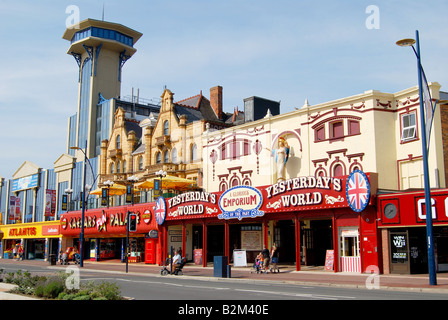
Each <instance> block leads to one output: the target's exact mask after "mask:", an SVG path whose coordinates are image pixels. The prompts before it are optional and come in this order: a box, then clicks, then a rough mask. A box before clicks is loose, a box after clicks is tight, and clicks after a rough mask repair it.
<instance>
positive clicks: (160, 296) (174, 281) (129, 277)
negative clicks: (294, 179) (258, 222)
mask: <svg viewBox="0 0 448 320" xmlns="http://www.w3.org/2000/svg"><path fill="white" fill-rule="evenodd" d="M0 268H4V270H5V272H15V271H17V270H18V269H22V270H28V271H30V272H31V273H32V274H50V273H54V272H56V271H55V270H54V269H51V268H48V267H44V266H33V265H29V266H28V265H25V264H18V265H11V264H2V263H1V262H0ZM80 279H81V281H96V282H101V281H110V282H115V283H116V284H117V285H118V286H119V287H120V289H121V293H122V295H123V296H126V297H130V298H132V299H135V300H158V301H165V300H169V301H184V300H188V301H206V300H207V301H213V300H225V301H248V300H251V301H273V300H277V301H282V300H342V301H356V300H387V301H391V300H446V299H448V295H447V294H441V293H433V292H416V291H412V290H407V291H397V290H368V289H359V288H352V287H344V286H340V287H327V286H319V285H296V284H285V283H278V284H277V283H275V282H271V281H269V282H268V281H250V280H244V279H237V280H236V279H219V278H196V277H190V276H182V277H178V276H172V275H168V276H159V275H154V274H152V275H151V274H147V275H142V274H133V273H128V274H126V273H122V272H110V271H109V272H101V271H98V270H95V271H91V270H87V269H83V270H81V271H80Z"/></svg>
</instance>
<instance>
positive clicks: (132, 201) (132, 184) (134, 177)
mask: <svg viewBox="0 0 448 320" xmlns="http://www.w3.org/2000/svg"><path fill="white" fill-rule="evenodd" d="M127 180H128V181H129V182H130V183H131V197H132V200H131V203H132V206H134V183H136V182H137V181H138V177H137V176H135V175H132V176H130V177H128V179H127ZM132 210H134V208H132ZM129 217H130V211H129V210H128V213H127V218H126V273H128V261H129V254H130V252H129V226H130V223H129V221H130V219H129Z"/></svg>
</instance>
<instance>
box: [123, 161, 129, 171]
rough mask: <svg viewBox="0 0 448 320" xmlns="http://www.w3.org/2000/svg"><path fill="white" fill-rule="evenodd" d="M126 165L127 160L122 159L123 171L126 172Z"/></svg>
mask: <svg viewBox="0 0 448 320" xmlns="http://www.w3.org/2000/svg"><path fill="white" fill-rule="evenodd" d="M127 166H128V164H127V162H126V160H124V161H123V173H126V172H127V170H126V169H127Z"/></svg>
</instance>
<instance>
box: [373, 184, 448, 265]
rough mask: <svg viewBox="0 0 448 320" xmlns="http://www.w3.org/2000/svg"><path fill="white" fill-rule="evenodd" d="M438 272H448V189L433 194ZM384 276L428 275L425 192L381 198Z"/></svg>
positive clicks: (380, 216) (388, 195) (432, 209)
mask: <svg viewBox="0 0 448 320" xmlns="http://www.w3.org/2000/svg"><path fill="white" fill-rule="evenodd" d="M431 212H432V220H433V240H434V248H435V259H436V269H437V271H438V272H442V271H448V189H438V190H431ZM377 218H378V228H379V231H380V233H381V238H382V242H383V252H382V255H383V262H384V273H402V274H415V273H428V252H427V243H426V204H425V193H424V191H416V192H415V191H414V192H400V193H391V194H382V195H379V196H378V212H377Z"/></svg>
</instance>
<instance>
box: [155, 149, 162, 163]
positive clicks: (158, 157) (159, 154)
mask: <svg viewBox="0 0 448 320" xmlns="http://www.w3.org/2000/svg"><path fill="white" fill-rule="evenodd" d="M158 163H162V154H161V153H160V152H157V154H156V164H158Z"/></svg>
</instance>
